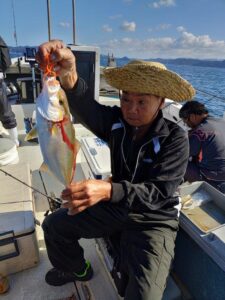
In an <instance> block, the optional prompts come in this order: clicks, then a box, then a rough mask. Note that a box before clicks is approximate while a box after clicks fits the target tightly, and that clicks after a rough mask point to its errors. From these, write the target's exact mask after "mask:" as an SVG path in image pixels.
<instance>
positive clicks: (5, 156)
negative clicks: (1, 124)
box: [0, 138, 19, 166]
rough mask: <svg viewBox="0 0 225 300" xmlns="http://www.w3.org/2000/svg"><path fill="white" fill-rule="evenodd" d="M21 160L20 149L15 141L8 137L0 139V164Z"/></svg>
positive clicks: (15, 162) (14, 162)
mask: <svg viewBox="0 0 225 300" xmlns="http://www.w3.org/2000/svg"><path fill="white" fill-rule="evenodd" d="M18 162H19V156H18V151H17V147H16V145H15V143H13V141H11V140H10V139H8V138H1V139H0V166H5V165H9V164H17V163H18Z"/></svg>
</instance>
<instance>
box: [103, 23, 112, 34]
mask: <svg viewBox="0 0 225 300" xmlns="http://www.w3.org/2000/svg"><path fill="white" fill-rule="evenodd" d="M102 30H103V31H105V32H112V28H111V27H109V25H107V24H105V25H103V26H102Z"/></svg>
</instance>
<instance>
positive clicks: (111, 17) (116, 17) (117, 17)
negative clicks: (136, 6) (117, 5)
mask: <svg viewBox="0 0 225 300" xmlns="http://www.w3.org/2000/svg"><path fill="white" fill-rule="evenodd" d="M122 16H123V15H121V14H118V15H113V16H110V17H109V19H111V20H116V19H119V18H122Z"/></svg>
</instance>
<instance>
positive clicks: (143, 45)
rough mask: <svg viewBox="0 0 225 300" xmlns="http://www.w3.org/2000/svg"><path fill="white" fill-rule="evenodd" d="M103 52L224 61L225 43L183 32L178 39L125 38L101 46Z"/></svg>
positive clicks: (145, 56) (119, 54)
mask: <svg viewBox="0 0 225 300" xmlns="http://www.w3.org/2000/svg"><path fill="white" fill-rule="evenodd" d="M99 46H100V47H101V51H102V52H103V53H104V52H106V53H107V52H109V51H110V52H113V53H114V55H115V56H125V55H126V56H129V57H133V58H134V57H136V58H178V57H185V58H199V59H215V58H216V59H224V53H225V41H224V40H212V39H211V38H210V36H209V35H199V36H196V35H194V34H193V33H190V32H187V31H182V32H181V33H180V35H179V37H178V38H172V37H161V38H147V39H144V40H140V39H135V38H129V37H125V38H123V39H113V40H110V41H107V42H105V43H103V44H101V45H99Z"/></svg>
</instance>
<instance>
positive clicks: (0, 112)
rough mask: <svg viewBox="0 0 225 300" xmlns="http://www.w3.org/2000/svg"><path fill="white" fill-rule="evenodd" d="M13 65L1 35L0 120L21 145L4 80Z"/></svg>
mask: <svg viewBox="0 0 225 300" xmlns="http://www.w3.org/2000/svg"><path fill="white" fill-rule="evenodd" d="M10 65H11V59H10V55H9V49H8V47H7V45H6V43H5V42H4V40H3V39H2V37H1V36H0V121H1V122H2V125H3V127H4V128H5V129H7V131H8V133H9V136H10V138H11V140H12V141H13V142H14V143H15V144H16V146H17V147H19V139H18V131H17V122H16V118H15V114H14V113H13V111H12V108H11V105H10V103H9V101H8V99H7V85H6V83H5V81H4V77H5V75H4V74H5V71H6V70H7V68H8V67H9V66H10Z"/></svg>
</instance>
